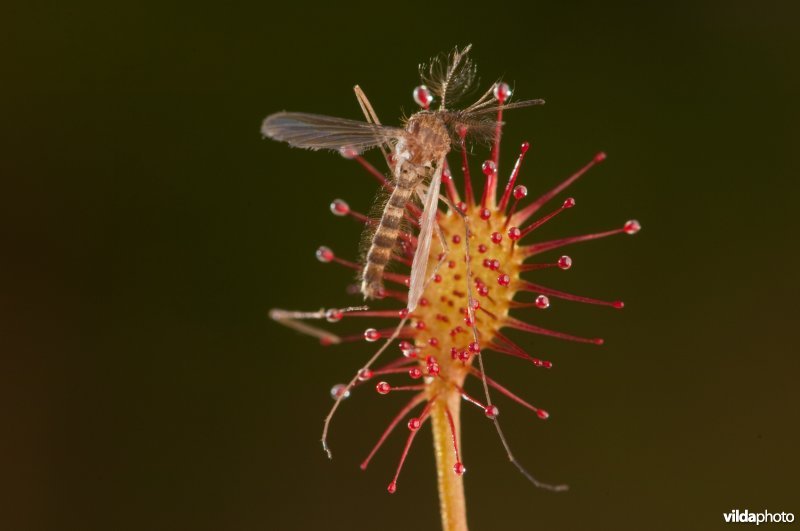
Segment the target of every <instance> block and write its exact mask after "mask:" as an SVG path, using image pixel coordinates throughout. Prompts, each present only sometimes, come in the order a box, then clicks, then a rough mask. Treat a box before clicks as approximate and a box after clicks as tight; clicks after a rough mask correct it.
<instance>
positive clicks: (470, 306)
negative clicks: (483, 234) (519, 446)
mask: <svg viewBox="0 0 800 531" xmlns="http://www.w3.org/2000/svg"><path fill="white" fill-rule="evenodd" d="M442 200H443V201H445V202H446V203H447V204H448V205H450V208H451V209H452V210H453V211H454V212H456V213H457V214H458V215H459V216H460V217H461V219H462V221H463V223H464V242H465V246H464V250H465V258H466V263H467V267H466V271H467V275H466V276H467V317H468V319H469V322H470V323H471V328H472V337H473V341H474V342H475V343H476V344H477V345H478V347H480V337H479V334H478V326H477V324H476V319H475V309H476V308H477V307H478V304H477V301H476V299H475V298H474V297H473V291H472V283H473V276H472V263H471V256H470V239H471V237H472V231H471V229H470V219H469V216H467V215H466V213H465V212H463V211H462V210H461V209H459V208H458V207H457V206H456V205H453V204H452V203H450V201H448V200H447V199H446V198H444V197H443V198H442ZM478 352H479V354H478V356H477V358H478V367H479V371H480V378H481V383H482V385H483V392H484V395H485V397H486V405H485V408H486V410H487V411H490V410H492V409H494V408H493V405H492V397H491V393H490V392H489V383H488V381H487V379H486V367H485V364H484V361H483V354H480V348H478ZM487 416H488V415H487ZM489 418H491V420H492V422H493V423H494V427H495V430H497V435H498V437H499V438H500V442H501V443H502V445H503V448H504V449H505V451H506V457H507V458H508V460H509V461H510V462H511V464H513V465H514V466H515V467H516V468H517V470H519V472H520V473H521V474H522V475H523V476H525V478H527V479H528V481H530V482H531V483H532V484H533V485H534V486H536V487H538V488H542V489H546V490H552V491H556V492H560V491H565V490H567V489H568V488H569V487H568V486H567V485H551V484H548V483H544V482H542V481H539V480H538V479H536V478H535V477H534V476H533V475H532V474H531V473H530V472H528V471H527V470H526V469H525V467H523V466H522V464H520V462H519V461H517V459H516V457H514V454H513V453H512V452H511V447H510V446H509V444H508V441H507V440H506V437H505V435H504V434H503V430H502V429H501V428H500V422H499V421H498V419H497V416H496V415H493V416H491V417H489Z"/></svg>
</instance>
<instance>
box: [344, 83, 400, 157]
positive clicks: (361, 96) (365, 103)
mask: <svg viewBox="0 0 800 531" xmlns="http://www.w3.org/2000/svg"><path fill="white" fill-rule="evenodd" d="M353 92H355V93H356V99H357V100H358V105H359V106H360V107H361V112H363V113H364V117H365V118H366V119H367V122H369V123H371V124H376V125H381V121H380V120H379V119H378V115H377V114H375V109H373V108H372V104H371V103H370V102H369V99H368V98H367V95H366V94H365V93H364V91H363V90H362V89H361V87H360V86H358V85H356V86H354V87H353ZM381 151H382V152H383V158H385V159H386V164H389V152H390V151H391V148H390V146H387V145H386V144H385V143H384V144H381ZM389 167H391V164H389Z"/></svg>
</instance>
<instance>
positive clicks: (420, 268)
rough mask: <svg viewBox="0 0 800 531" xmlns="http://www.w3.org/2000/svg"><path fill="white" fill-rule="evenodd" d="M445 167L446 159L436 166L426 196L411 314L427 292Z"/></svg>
mask: <svg viewBox="0 0 800 531" xmlns="http://www.w3.org/2000/svg"><path fill="white" fill-rule="evenodd" d="M443 166H444V159H442V160H440V161H439V163H438V164H437V165H436V170H435V172H434V174H433V177H432V178H431V182H430V185H429V186H428V194H427V195H426V196H425V203H424V206H423V210H422V217H421V218H420V228H419V234H418V235H417V252H416V253H414V261H413V262H412V263H411V278H410V279H409V285H408V305H407V306H406V308H408V311H409V312H413V311H414V310H415V309H416V308H417V303H419V299H420V297H422V292H424V291H425V283H426V281H427V278H426V272H427V270H428V255H429V254H430V251H431V239H432V238H433V229H434V225H435V224H436V213H437V212H438V210H439V208H438V206H439V186H440V185H441V183H442V168H443Z"/></svg>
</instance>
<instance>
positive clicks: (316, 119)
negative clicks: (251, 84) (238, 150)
mask: <svg viewBox="0 0 800 531" xmlns="http://www.w3.org/2000/svg"><path fill="white" fill-rule="evenodd" d="M261 133H262V134H263V135H264V136H265V137H269V138H272V139H273V140H279V141H281V142H286V143H288V144H289V145H290V146H293V147H300V148H306V149H311V150H317V149H332V150H340V149H343V148H352V149H355V150H356V151H359V152H360V151H364V150H366V149H370V148H373V147H376V146H378V145H380V144H382V143H384V142H388V141H390V140H393V139H396V138H398V137H400V136H402V135H403V130H402V129H400V128H398V127H387V126H385V125H377V124H368V123H366V122H360V121H357V120H348V119H346V118H336V117H334V116H324V115H321V114H308V113H302V112H279V113H275V114H272V115H270V116H267V118H266V119H265V120H264V123H263V124H262V125H261Z"/></svg>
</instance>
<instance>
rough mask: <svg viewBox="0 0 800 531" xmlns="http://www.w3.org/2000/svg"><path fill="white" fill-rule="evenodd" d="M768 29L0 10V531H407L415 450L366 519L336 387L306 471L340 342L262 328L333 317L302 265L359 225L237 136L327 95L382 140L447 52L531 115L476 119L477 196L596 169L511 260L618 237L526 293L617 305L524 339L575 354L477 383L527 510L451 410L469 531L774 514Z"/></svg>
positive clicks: (365, 193)
mask: <svg viewBox="0 0 800 531" xmlns="http://www.w3.org/2000/svg"><path fill="white" fill-rule="evenodd" d="M555 4H557V5H555ZM790 4H791V3H790V2H785V3H783V5H781V3H770V2H764V3H755V2H721V1H720V2H703V3H683V4H677V3H663V2H661V3H655V2H630V3H627V4H620V3H609V2H597V3H594V4H588V3H567V2H560V3H553V2H527V3H525V4H524V5H514V4H512V3H504V2H495V3H481V4H475V5H470V4H465V3H460V4H452V5H444V4H439V3H431V2H429V3H413V2H407V3H401V4H394V3H370V4H365V5H362V6H355V5H328V6H320V5H316V6H315V5H310V4H305V3H302V2H283V3H280V4H278V5H274V6H270V5H268V4H267V3H266V2H258V3H256V2H251V3H250V5H248V6H236V5H223V4H222V3H219V4H210V3H206V4H198V3H186V4H184V5H182V6H176V5H165V4H156V3H152V5H142V4H141V3H137V2H121V3H116V2H97V1H95V2H91V3H86V4H75V3H71V2H69V3H68V2H62V3H61V4H60V5H59V6H57V7H56V6H47V5H46V4H44V3H38V2H36V3H33V2H31V3H27V4H26V5H25V6H24V7H23V6H22V5H21V4H14V3H11V4H4V6H3V7H2V8H0V11H1V13H0V19H1V20H2V21H3V22H2V24H3V28H4V29H3V37H2V41H1V42H0V60H1V61H2V74H0V76H1V79H2V81H0V94H1V95H2V102H1V103H0V106H1V107H0V108H2V115H1V116H0V123H1V124H2V126H0V128H1V129H2V138H0V142H1V144H0V145H2V156H0V175H2V183H3V190H2V194H1V195H0V197H2V208H0V233H1V234H2V249H3V253H2V259H0V268H2V269H1V271H2V279H3V289H2V299H1V300H0V310H1V311H2V318H1V319H0V321H2V323H1V324H0V334H1V336H0V337H2V345H3V346H2V350H3V355H2V360H3V363H2V371H1V373H2V382H3V383H2V386H0V388H1V389H2V390H1V391H0V399H2V404H3V405H2V406H0V411H2V421H3V424H2V425H3V435H2V437H0V456H2V457H0V459H1V460H2V463H0V478H2V479H0V485H2V490H3V491H4V492H3V494H2V497H0V527H2V528H3V529H9V530H27V529H45V530H144V529H147V530H205V529H208V530H261V529H276V530H283V529H287V530H300V529H303V530H305V529H317V528H318V529H385V530H390V529H408V528H410V527H412V526H413V528H415V529H420V530H422V529H437V528H438V526H439V522H438V514H437V500H436V491H435V481H434V471H433V458H432V452H431V451H430V435H429V433H428V431H427V430H426V431H425V432H424V433H423V434H422V435H421V436H420V438H419V441H418V444H417V446H416V447H415V448H414V449H413V451H412V454H411V456H410V458H409V461H408V463H407V467H406V470H405V471H404V472H403V475H402V477H401V482H400V488H399V491H398V493H397V494H396V495H394V496H389V495H387V494H386V491H385V487H386V484H387V483H388V480H389V479H390V477H391V474H392V470H393V468H394V466H395V463H396V460H397V457H398V455H399V451H400V448H401V445H402V441H401V438H402V437H401V436H397V437H395V438H393V439H392V440H391V441H390V442H389V444H387V446H386V448H385V450H384V451H383V452H381V453H380V454H379V455H378V457H377V458H376V460H375V462H374V465H373V467H372V468H371V469H370V470H369V471H367V472H366V473H363V472H361V471H360V470H359V469H358V467H357V463H358V462H359V461H360V459H361V458H362V457H363V456H364V455H365V453H366V452H367V451H368V449H369V448H370V447H371V445H372V444H373V442H374V440H375V439H376V437H377V435H378V434H379V432H380V431H381V429H382V428H383V426H384V425H385V424H386V422H387V421H388V419H389V417H390V416H391V415H392V414H393V411H394V410H395V409H396V408H397V407H398V404H399V402H398V400H401V397H394V396H389V397H378V396H376V395H375V394H374V393H371V392H366V393H361V392H359V393H357V394H356V395H355V396H354V397H353V398H351V399H350V400H349V401H348V402H347V403H346V404H345V406H346V407H344V408H343V409H342V410H341V415H340V416H339V417H338V419H337V422H336V423H335V425H334V429H333V432H332V436H331V442H332V444H333V448H334V451H335V454H336V455H335V459H334V460H333V461H332V462H328V461H327V459H326V458H325V456H324V455H323V453H322V451H321V449H320V447H319V441H318V439H319V433H320V429H321V427H322V418H323V416H324V414H325V412H326V411H327V409H328V408H329V406H330V405H331V400H330V397H329V395H328V390H329V389H330V386H331V385H332V384H334V383H336V382H339V381H342V380H344V379H346V378H348V377H349V375H350V374H351V373H352V372H353V371H354V370H355V369H356V368H357V367H359V364H360V363H361V362H362V361H363V360H364V359H365V357H366V356H367V355H368V353H369V351H370V349H369V347H368V346H367V345H362V344H359V345H354V346H348V347H344V348H337V349H322V348H320V347H319V346H317V344H316V343H315V341H313V340H310V339H307V338H304V337H300V336H299V335H297V334H295V333H293V332H291V331H289V330H287V329H284V328H281V327H279V326H277V325H275V324H273V323H271V322H269V321H268V320H267V318H266V312H267V310H268V309H269V308H270V307H276V306H277V307H282V308H297V309H309V310H310V309H316V308H319V307H321V306H323V305H325V306H341V305H346V304H349V303H351V302H355V301H356V300H357V299H354V298H351V297H349V296H347V295H346V294H345V292H344V287H345V285H346V284H347V283H348V282H349V281H350V280H351V278H352V277H351V275H350V273H348V272H346V271H343V270H341V269H338V268H335V267H333V266H325V265H322V264H320V263H318V262H317V261H316V260H315V259H314V256H313V251H314V249H315V248H316V247H317V246H318V245H319V244H322V243H325V244H328V245H330V246H332V247H334V249H336V250H337V251H339V252H340V253H341V254H342V255H343V256H346V257H355V256H356V252H357V246H358V239H359V227H358V226H357V225H356V224H355V223H352V222H351V221H349V220H340V219H334V218H333V217H332V216H331V215H330V213H329V212H328V203H329V202H330V200H331V199H333V198H335V197H342V198H345V199H347V200H348V201H349V202H350V203H351V204H352V205H353V206H354V207H357V208H359V209H360V210H362V211H363V210H367V209H368V208H369V206H370V204H371V201H372V197H373V195H374V193H375V189H376V187H375V185H374V182H373V181H371V180H370V179H369V177H367V176H365V175H364V174H363V172H361V171H359V168H357V167H356V165H355V164H354V163H352V162H349V161H345V160H342V159H341V158H339V157H337V156H334V155H330V154H324V153H308V152H303V151H300V150H290V149H288V148H287V147H286V146H283V145H280V144H277V143H273V142H268V141H263V140H261V138H260V135H259V125H260V121H261V120H262V118H263V117H264V116H266V115H267V114H269V113H271V112H275V111H277V110H282V109H289V110H303V111H310V112H321V113H326V114H333V115H340V116H345V117H350V118H358V117H359V115H360V112H359V110H358V107H357V105H356V102H355V99H354V97H353V94H352V91H351V87H352V85H353V84H355V83H360V84H361V85H362V87H363V88H364V89H365V90H366V91H367V93H368V94H369V96H370V97H371V99H372V102H373V104H374V105H375V107H376V109H377V111H378V113H379V114H380V116H381V117H383V119H384V121H386V122H389V123H396V121H397V119H398V118H399V116H400V115H401V111H402V110H405V112H407V113H409V112H412V111H413V110H414V108H415V106H414V103H413V101H412V100H411V98H410V91H411V89H412V88H413V87H414V85H415V84H416V82H417V80H416V64H417V63H418V62H419V61H422V60H424V59H426V58H427V57H429V56H431V55H433V54H435V53H437V52H440V51H443V50H447V49H450V48H451V47H452V46H453V45H455V44H465V43H468V42H472V43H473V44H474V57H475V59H476V60H477V62H478V64H479V66H480V69H481V72H482V74H483V79H484V80H485V81H486V82H489V81H491V80H493V79H495V78H496V77H499V76H501V75H502V76H504V77H505V79H506V80H508V81H510V82H513V83H514V85H515V87H516V94H517V96H518V97H543V98H545V99H547V102H548V103H547V105H546V106H545V107H544V108H541V109H528V110H523V111H518V112H515V113H514V114H513V115H510V116H509V117H508V120H509V124H508V127H507V129H506V136H505V138H506V139H507V143H506V147H505V149H504V157H503V160H502V164H501V169H502V168H504V171H503V175H506V173H505V172H507V171H508V169H509V168H510V163H511V161H512V160H513V158H512V157H513V156H514V152H515V151H516V149H515V147H514V146H515V145H517V144H518V143H519V142H521V141H523V140H530V141H531V142H532V143H533V145H534V147H533V151H532V153H531V155H530V156H529V160H528V162H527V163H526V166H525V168H524V170H523V179H524V183H525V184H526V185H528V187H529V189H530V190H531V194H532V195H533V194H534V193H535V192H540V191H544V190H545V189H546V188H547V187H549V186H552V185H553V184H555V183H556V182H558V180H559V179H561V178H563V177H565V176H566V175H568V174H569V172H570V171H572V170H574V169H576V168H578V167H579V166H581V165H582V164H583V163H584V162H585V161H587V160H588V159H589V158H590V157H591V156H592V155H593V154H594V153H595V152H596V151H599V150H605V151H607V152H608V154H609V159H608V161H607V162H606V163H604V164H603V165H602V166H600V167H599V168H597V169H596V170H593V171H592V172H591V174H590V175H588V176H587V177H586V178H585V179H583V180H582V181H581V182H579V183H578V184H577V185H576V186H575V187H574V188H573V189H572V191H571V193H570V195H574V196H575V197H576V199H577V203H578V207H577V208H576V209H574V210H573V211H571V212H570V213H569V214H568V215H564V216H563V217H562V218H561V219H559V220H558V221H557V223H554V224H553V226H549V227H547V228H546V230H543V232H542V237H543V238H545V237H547V238H549V237H555V236H560V235H568V234H578V233H581V232H584V231H592V230H602V229H607V228H612V227H616V226H619V224H620V223H621V222H623V221H624V220H626V219H629V218H632V217H636V218H638V219H639V220H641V222H642V224H643V226H644V229H643V230H642V232H641V233H640V234H639V235H638V236H636V237H635V238H629V237H625V236H617V237H615V238H612V239H610V240H605V241H603V242H594V243H589V244H584V245H582V246H579V247H576V248H574V249H573V250H570V252H569V254H571V255H572V257H573V258H574V260H575V266H574V267H573V269H572V270H571V271H570V272H569V273H561V272H558V271H556V272H548V274H544V273H542V274H541V275H539V276H538V277H537V278H538V279H540V280H541V282H543V283H547V284H549V285H552V286H553V287H556V288H561V289H565V290H572V291H575V292H577V293H581V294H586V295H590V296H596V297H604V298H617V297H619V298H622V299H624V300H625V301H626V303H627V307H626V309H625V310H624V311H622V312H617V311H614V310H611V309H608V308H598V307H584V306H582V305H579V304H574V303H568V302H559V303H556V304H554V305H553V307H552V308H551V310H549V311H548V312H545V313H542V312H539V313H536V312H533V311H529V312H527V314H526V318H527V319H528V320H531V321H533V322H536V323H538V324H542V325H543V326H552V327H554V328H558V329H560V330H564V331H568V332H573V333H578V334H582V335H588V336H596V335H600V336H603V337H605V338H606V345H605V346H603V347H593V346H587V345H579V344H573V343H564V342H559V341H555V340H547V339H540V338H537V337H525V336H521V335H520V336H515V337H517V338H518V339H519V340H520V341H522V342H524V344H525V345H526V347H528V348H529V350H531V351H533V352H535V353H537V354H541V355H542V356H543V357H545V358H547V359H552V360H553V361H554V363H555V365H556V368H555V369H554V370H552V371H549V372H548V371H542V370H536V369H534V368H533V367H530V366H528V365H524V364H522V363H519V362H517V361H516V360H508V359H504V358H502V357H501V356H500V355H496V354H491V355H490V357H489V358H488V359H487V363H488V364H489V367H490V370H491V372H492V374H493V375H494V376H495V377H496V378H497V379H499V380H500V381H502V382H503V383H504V384H506V385H507V386H509V387H511V388H512V389H515V390H517V391H518V392H519V393H520V394H521V395H523V396H524V397H526V398H529V399H530V400H531V401H533V402H534V403H536V404H538V405H541V406H542V407H545V408H547V409H548V410H550V412H551V413H552V417H551V419H550V420H549V421H548V422H546V423H543V422H540V421H537V420H536V419H534V418H532V417H531V415H529V414H528V413H527V412H526V411H524V410H522V409H520V408H516V407H512V405H511V404H509V403H507V402H504V401H502V400H501V401H500V404H501V407H502V409H503V416H502V421H503V425H504V426H505V430H506V432H507V435H508V437H509V439H510V441H511V443H512V445H513V447H514V448H515V449H516V452H517V454H518V457H519V458H520V460H521V461H522V462H524V463H526V464H527V465H528V466H529V467H530V468H531V469H532V470H533V471H534V472H535V473H536V474H537V475H538V476H539V477H540V478H542V479H544V480H548V481H559V482H560V481H563V482H567V483H569V484H570V485H571V487H572V490H571V491H570V492H569V493H568V494H562V495H553V494H551V493H548V492H543V491H537V490H535V489H533V488H531V487H530V485H528V484H527V483H526V482H525V480H524V479H523V478H522V477H521V476H520V475H519V474H517V473H516V472H515V470H514V469H513V468H512V467H511V466H510V465H509V464H508V463H507V462H506V461H505V458H504V455H503V453H502V450H501V447H500V445H499V443H498V441H497V440H496V436H495V433H494V431H493V429H492V427H491V425H490V424H489V423H487V422H486V421H485V419H483V418H482V416H481V415H479V414H478V412H476V411H473V410H471V409H466V410H465V414H464V441H463V452H464V456H465V462H466V464H467V466H468V467H469V473H468V474H467V475H466V476H465V481H466V488H467V496H468V502H469V516H470V522H471V526H472V528H473V529H475V530H482V529H483V530H495V529H654V530H656V529H664V530H673V529H724V528H726V526H725V525H724V524H723V523H722V513H723V512H727V511H730V510H731V509H734V508H739V509H742V510H743V509H750V510H751V511H754V510H755V511H761V510H764V509H768V510H770V511H773V512H774V511H792V512H794V513H795V514H796V515H797V516H798V517H800V505H799V504H798V499H800V496H798V493H799V492H800V489H798V486H797V477H798V472H800V466H798V465H799V464H800V460H798V455H797V447H798V445H799V444H800V436H798V428H797V426H798V423H797V407H798V405H799V400H798V399H800V393H798V389H797V377H798V370H799V369H800V364H799V363H798V357H797V353H798V347H797V333H796V332H797V330H796V327H797V324H798V317H799V316H798V310H797V306H798V302H797V301H798V282H797V271H798V256H799V255H798V250H797V229H798V224H797V222H796V212H797V209H796V208H797V207H796V200H797V195H798V191H800V186H798V169H800V168H798V166H799V165H798V161H797V158H798V156H797V152H796V150H795V149H793V148H796V147H797V146H798V143H799V141H800V135H798V127H797V124H798V118H800V116H798V89H799V88H800V86H799V85H798V33H797V30H796V22H797V20H798V13H797V12H796V11H794V10H791V9H789V8H788V6H789V5H790ZM483 157H484V155H476V156H475V157H473V162H474V164H475V165H477V164H479V163H480V161H481V160H483ZM475 167H476V166H475ZM361 325H362V323H359V326H357V327H356V329H359V328H361V327H362V326H361ZM795 525H797V524H795Z"/></svg>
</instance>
